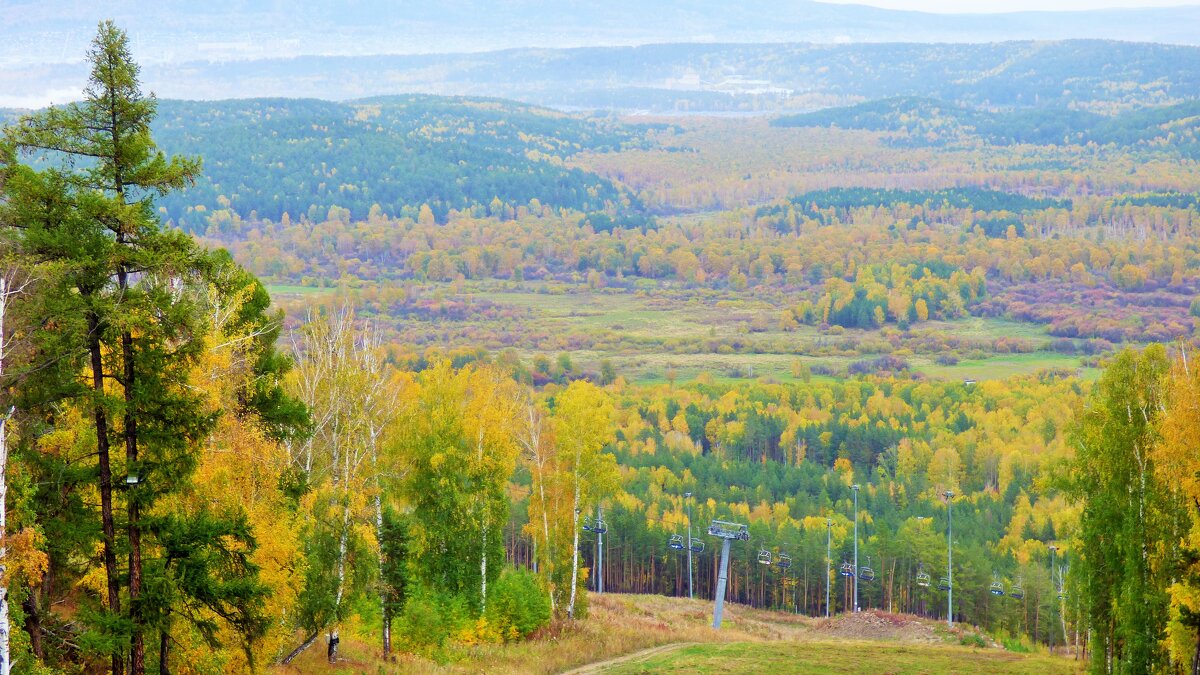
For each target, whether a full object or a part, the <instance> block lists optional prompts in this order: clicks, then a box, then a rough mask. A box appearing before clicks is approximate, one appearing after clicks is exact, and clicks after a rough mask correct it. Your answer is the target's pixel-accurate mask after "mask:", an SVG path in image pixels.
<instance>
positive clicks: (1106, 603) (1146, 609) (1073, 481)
mask: <svg viewBox="0 0 1200 675" xmlns="http://www.w3.org/2000/svg"><path fill="white" fill-rule="evenodd" d="M1167 367H1168V361H1167V358H1166V352H1165V350H1164V349H1163V348H1162V347H1161V346H1160V345H1152V346H1150V347H1147V348H1146V350H1145V351H1144V352H1143V353H1142V354H1137V353H1136V352H1134V351H1133V350H1126V351H1123V352H1121V353H1120V354H1119V355H1118V356H1117V357H1116V358H1115V359H1114V360H1113V361H1112V362H1111V363H1110V364H1109V366H1108V367H1107V368H1106V369H1105V372H1104V375H1103V376H1102V377H1101V378H1100V381H1099V383H1098V384H1097V386H1096V388H1095V389H1094V391H1093V393H1092V396H1091V397H1090V399H1089V400H1088V404H1087V406H1086V407H1085V409H1084V410H1083V411H1082V413H1081V414H1080V417H1079V419H1078V420H1077V422H1076V426H1075V428H1074V429H1073V430H1072V432H1071V442H1072V443H1073V444H1074V445H1075V448H1076V457H1075V461H1074V462H1073V463H1072V465H1071V477H1070V484H1069V486H1070V491H1071V492H1072V493H1073V494H1074V496H1075V497H1076V498H1078V499H1080V500H1081V501H1082V502H1083V505H1084V508H1083V513H1082V516H1081V519H1080V544H1081V550H1080V551H1079V555H1078V556H1077V557H1076V560H1075V562H1074V564H1073V565H1072V568H1073V569H1074V570H1076V571H1077V573H1079V574H1081V575H1082V576H1083V588H1084V594H1085V598H1084V604H1085V607H1086V613H1087V615H1088V618H1089V622H1090V624H1091V626H1092V628H1093V630H1094V631H1095V633H1094V638H1093V639H1094V640H1095V641H1096V644H1095V645H1094V647H1093V649H1092V656H1093V660H1092V667H1093V669H1095V670H1097V671H1102V672H1112V671H1138V672H1142V671H1153V670H1157V669H1158V668H1160V667H1163V666H1164V665H1165V662H1166V658H1167V657H1166V653H1165V650H1164V648H1163V640H1162V637H1163V636H1162V629H1163V627H1164V626H1165V625H1166V624H1167V609H1168V602H1167V593H1166V587H1167V580H1168V579H1169V578H1170V576H1171V575H1172V574H1173V571H1174V569H1175V568H1176V561H1174V560H1173V559H1172V558H1173V556H1174V555H1175V554H1174V553H1173V552H1172V551H1163V552H1162V553H1161V554H1160V550H1161V549H1160V542H1162V541H1164V540H1169V539H1171V537H1170V534H1169V533H1170V532H1171V530H1172V528H1173V524H1172V523H1173V521H1175V520H1176V515H1175V514H1174V511H1175V510H1176V509H1177V506H1178V501H1177V500H1174V499H1172V498H1171V493H1170V491H1169V490H1166V489H1165V488H1164V486H1162V485H1161V484H1160V483H1159V481H1158V478H1157V477H1156V475H1155V469H1154V461H1153V456H1152V452H1153V448H1154V446H1155V444H1156V443H1157V425H1158V423H1159V420H1160V417H1161V413H1162V409H1163V388H1164V381H1163V379H1164V375H1165V373H1166V371H1167ZM1172 544H1174V541H1172ZM1174 548H1175V547H1174V546H1172V550H1173V549H1174Z"/></svg>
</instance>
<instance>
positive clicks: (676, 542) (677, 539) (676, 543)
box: [667, 534, 683, 551]
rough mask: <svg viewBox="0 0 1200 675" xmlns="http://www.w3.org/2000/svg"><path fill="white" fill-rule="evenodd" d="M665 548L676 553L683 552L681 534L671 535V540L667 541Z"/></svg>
mask: <svg viewBox="0 0 1200 675" xmlns="http://www.w3.org/2000/svg"><path fill="white" fill-rule="evenodd" d="M667 546H669V547H671V548H673V549H675V550H676V551H682V550H683V535H681V534H673V535H671V538H670V539H669V540H668V541H667Z"/></svg>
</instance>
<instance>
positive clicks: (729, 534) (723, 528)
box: [708, 520, 750, 628]
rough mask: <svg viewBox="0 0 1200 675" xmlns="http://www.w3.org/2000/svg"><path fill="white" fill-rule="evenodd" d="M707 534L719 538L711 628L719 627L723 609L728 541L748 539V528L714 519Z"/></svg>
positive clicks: (726, 578)
mask: <svg viewBox="0 0 1200 675" xmlns="http://www.w3.org/2000/svg"><path fill="white" fill-rule="evenodd" d="M708 534H709V535H711V536H713V537H720V538H721V571H720V574H719V575H718V576H717V596H716V602H715V604H714V605H713V628H720V627H721V612H722V611H723V610H724V609H725V584H726V583H727V581H728V577H729V542H731V541H733V540H734V539H740V540H741V541H750V528H748V527H746V526H745V525H741V524H739V523H729V522H726V521H724V520H714V521H712V525H709V526H708Z"/></svg>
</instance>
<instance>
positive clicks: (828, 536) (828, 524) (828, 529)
mask: <svg viewBox="0 0 1200 675" xmlns="http://www.w3.org/2000/svg"><path fill="white" fill-rule="evenodd" d="M832 543H833V519H832V518H826V519H825V618H826V619H828V618H829V577H830V576H832V574H833V572H832V570H830V569H829V568H830V567H833V558H832V557H831V555H830V551H831V549H830V544H832Z"/></svg>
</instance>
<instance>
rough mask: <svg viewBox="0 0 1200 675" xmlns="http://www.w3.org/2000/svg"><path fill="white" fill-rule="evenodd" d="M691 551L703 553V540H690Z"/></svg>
mask: <svg viewBox="0 0 1200 675" xmlns="http://www.w3.org/2000/svg"><path fill="white" fill-rule="evenodd" d="M692 553H704V542H702V541H700V540H699V539H693V540H692Z"/></svg>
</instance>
